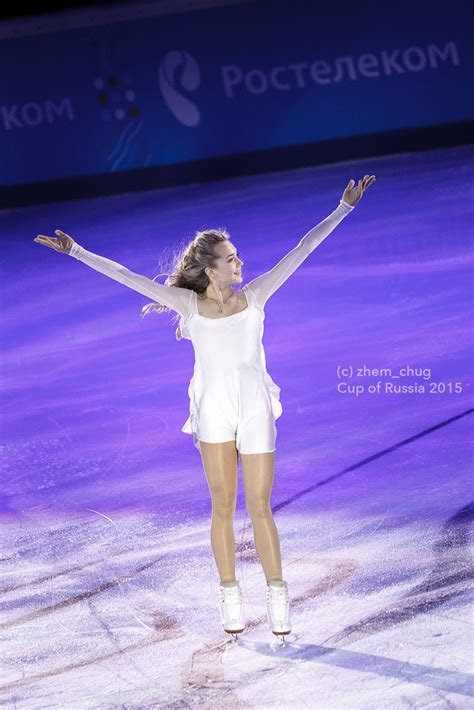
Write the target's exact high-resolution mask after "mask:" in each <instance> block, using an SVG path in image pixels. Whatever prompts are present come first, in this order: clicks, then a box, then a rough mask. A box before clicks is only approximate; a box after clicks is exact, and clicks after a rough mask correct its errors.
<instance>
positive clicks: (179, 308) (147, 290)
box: [69, 242, 191, 318]
mask: <svg viewBox="0 0 474 710" xmlns="http://www.w3.org/2000/svg"><path fill="white" fill-rule="evenodd" d="M69 255H70V256H73V257H74V258H75V259H78V260H79V261H82V262H84V264H87V266H90V267H91V269H95V270H96V271H100V273H101V274H105V276H109V277H110V278H111V279H114V280H115V281H119V282H120V283H121V284H123V285H124V286H128V288H131V289H133V290H134V291H138V293H142V294H143V295H144V296H147V297H148V298H152V299H153V300H154V301H159V303H162V304H163V305H165V306H168V308H171V309H172V310H173V311H176V312H177V313H179V314H180V315H182V316H183V317H185V318H186V317H187V315H188V313H189V305H188V304H189V301H190V296H191V292H190V290H189V289H187V288H179V287H177V286H163V284H159V283H156V282H155V281H153V280H152V279H149V278H147V277H146V276H142V275H141V274H136V273H135V272H133V271H130V270H129V269H127V268H126V267H125V266H122V264H119V263H118V262H117V261H112V260H111V259H107V258H106V257H105V256H99V255H98V254H94V253H93V252H91V251H88V250H87V249H84V247H82V246H80V245H79V244H77V243H76V242H74V244H73V245H72V248H71V251H70V252H69Z"/></svg>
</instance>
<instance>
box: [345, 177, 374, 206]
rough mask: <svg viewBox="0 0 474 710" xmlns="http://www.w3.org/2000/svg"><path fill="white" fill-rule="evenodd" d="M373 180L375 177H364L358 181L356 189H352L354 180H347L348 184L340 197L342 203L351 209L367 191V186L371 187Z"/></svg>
mask: <svg viewBox="0 0 474 710" xmlns="http://www.w3.org/2000/svg"><path fill="white" fill-rule="evenodd" d="M375 180H376V178H375V175H364V179H363V180H359V184H358V185H357V187H354V185H355V181H354V180H352V179H351V180H349V183H348V185H347V187H346V189H345V190H344V193H343V195H342V199H343V200H344V202H347V204H348V205H351V206H352V207H353V206H354V205H356V204H357V203H358V202H359V200H360V198H361V197H362V195H363V194H364V192H365V191H366V190H367V188H368V187H369V185H372V183H373V182H375Z"/></svg>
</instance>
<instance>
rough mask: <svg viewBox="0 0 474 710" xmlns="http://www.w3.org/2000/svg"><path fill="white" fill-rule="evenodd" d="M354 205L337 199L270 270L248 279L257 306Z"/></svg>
mask: <svg viewBox="0 0 474 710" xmlns="http://www.w3.org/2000/svg"><path fill="white" fill-rule="evenodd" d="M353 209H354V207H353V206H352V205H348V204H347V203H346V202H344V201H343V200H340V201H339V205H338V207H337V208H336V209H335V210H334V212H331V214H330V215H329V216H328V217H326V218H325V219H323V221H322V222H320V223H319V224H317V225H316V226H315V227H313V228H312V229H311V230H310V231H309V232H308V233H307V234H305V236H304V237H303V238H302V239H301V241H300V242H299V244H297V245H296V246H295V247H294V249H292V250H291V251H289V252H288V254H286V256H284V257H283V259H281V261H279V262H278V264H276V265H275V266H274V267H273V268H272V269H270V271H266V272H265V273H264V274H261V275H260V276H257V277H256V278H254V279H252V281H249V283H248V286H249V288H250V289H251V290H252V293H253V294H254V296H255V298H256V300H257V302H258V304H259V306H260V307H261V308H263V307H264V306H265V303H266V302H267V301H268V299H269V298H270V296H271V295H273V294H274V293H275V291H276V290H277V289H278V288H280V286H281V285H282V284H284V283H285V281H286V280H287V279H288V278H289V277H290V276H291V274H292V273H293V272H294V271H296V269H297V268H298V266H300V264H302V263H303V261H304V260H305V259H306V258H307V257H308V256H309V255H310V254H311V252H312V251H313V250H314V249H316V247H317V246H318V245H319V244H321V242H322V241H323V240H324V239H325V238H326V237H327V236H328V235H329V234H330V233H331V232H332V231H333V229H335V228H336V227H337V225H338V224H339V222H341V221H342V220H343V219H344V217H346V215H348V214H349V212H352V210H353Z"/></svg>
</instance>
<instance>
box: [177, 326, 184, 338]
mask: <svg viewBox="0 0 474 710" xmlns="http://www.w3.org/2000/svg"><path fill="white" fill-rule="evenodd" d="M175 335H176V340H182V339H183V334H182V333H181V328H180V327H179V325H178V327H177V328H176V332H175Z"/></svg>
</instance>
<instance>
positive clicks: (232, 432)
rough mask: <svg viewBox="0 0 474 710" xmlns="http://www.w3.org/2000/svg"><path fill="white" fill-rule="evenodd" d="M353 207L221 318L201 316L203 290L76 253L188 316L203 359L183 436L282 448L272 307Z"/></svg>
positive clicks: (250, 449)
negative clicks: (271, 360) (268, 354)
mask: <svg viewBox="0 0 474 710" xmlns="http://www.w3.org/2000/svg"><path fill="white" fill-rule="evenodd" d="M353 209H354V207H352V206H351V205H348V204H346V203H345V202H343V200H340V202H339V206H338V207H337V208H336V209H335V210H334V211H333V212H331V214H330V215H329V216H328V217H326V218H325V219H324V220H323V221H322V222H320V223H319V224H317V225H316V227H313V229H311V230H310V231H309V232H308V233H307V234H305V236H304V237H303V238H302V239H301V240H300V242H299V243H298V244H297V245H296V247H294V249H292V250H291V251H290V252H288V254H286V256H284V257H283V258H282V259H281V260H280V261H279V262H278V263H277V264H276V265H275V266H274V267H273V268H272V269H271V270H270V271H267V272H265V273H264V274H261V275H260V276H257V277H256V278H254V279H252V281H250V282H249V283H247V284H246V285H245V286H244V287H243V288H242V291H243V292H244V293H245V297H246V301H247V308H245V309H244V310H242V311H239V312H238V313H234V314H232V315H230V316H222V317H220V318H212V317H208V316H203V315H201V314H200V313H199V312H198V308H197V294H196V292H195V291H192V290H190V289H186V288H179V287H176V286H164V285H163V284H159V283H156V282H155V281H153V280H152V279H149V278H147V277H146V276H141V275H140V274H136V273H134V272H132V271H129V270H128V269H127V268H126V267H124V266H122V265H121V264H119V263H117V262H115V261H111V260H110V259H107V258H105V257H102V256H99V255H98V254H94V253H93V252H90V251H87V250H86V249H84V247H82V246H80V245H79V244H77V243H74V245H73V247H72V250H71V252H70V255H71V256H73V257H74V258H76V259H78V260H80V261H83V262H84V263H85V264H87V265H88V266H90V267H91V268H93V269H96V270H97V271H100V272H101V273H103V274H105V275H106V276H109V277H110V278H113V279H115V280H116V281H119V282H120V283H122V284H124V285H125V286H128V287H129V288H132V289H134V290H135V291H138V292H139V293H142V294H143V295H145V296H148V297H151V298H152V299H153V300H156V301H158V302H159V303H162V304H164V305H165V306H168V308H171V309H172V310H174V311H176V312H177V313H178V314H179V315H180V316H181V318H180V329H181V333H182V335H183V337H184V338H187V339H188V340H191V341H192V344H193V348H194V353H195V365H194V373H193V376H192V378H191V381H190V383H189V387H188V394H189V400H190V407H189V418H188V419H187V421H186V422H185V424H184V426H183V427H182V430H181V431H183V432H184V433H186V434H191V435H192V437H193V443H194V445H195V446H196V448H198V449H200V446H199V442H200V441H207V442H210V443H218V442H223V441H231V440H235V442H236V448H237V449H238V451H239V452H240V453H242V454H254V453H264V452H266V451H274V450H275V441H276V436H277V431H276V426H275V421H276V419H278V417H279V416H280V415H281V414H282V406H281V403H280V391H281V390H280V387H279V386H278V385H277V384H275V382H274V381H273V380H272V378H271V376H270V374H269V373H268V372H267V368H266V362H265V351H264V348H263V343H262V338H263V330H264V326H263V321H264V319H265V311H264V307H265V304H266V302H267V301H268V299H269V298H270V296H271V295H272V294H274V293H275V291H276V290H277V289H278V288H279V287H280V286H281V285H282V284H283V283H284V282H285V281H286V280H287V279H288V277H289V276H290V275H291V274H292V273H293V272H294V271H295V270H296V269H297V268H298V266H299V265H300V264H301V263H302V262H303V261H304V260H305V259H306V257H307V256H309V254H310V253H311V252H312V251H313V250H314V249H315V248H316V247H317V246H318V245H319V244H320V243H321V242H322V241H323V240H324V239H325V238H326V237H327V236H328V235H329V234H330V233H331V232H332V231H333V229H334V228H335V227H336V226H337V225H338V224H339V223H340V222H341V221H342V219H344V217H345V216H346V215H347V214H349V212H351V211H352V210H353Z"/></svg>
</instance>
